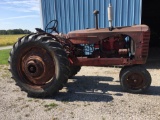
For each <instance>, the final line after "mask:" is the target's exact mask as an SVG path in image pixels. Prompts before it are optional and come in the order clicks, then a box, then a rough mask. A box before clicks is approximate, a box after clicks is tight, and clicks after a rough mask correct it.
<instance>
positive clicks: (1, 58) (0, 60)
mask: <svg viewBox="0 0 160 120" xmlns="http://www.w3.org/2000/svg"><path fill="white" fill-rule="evenodd" d="M10 51H11V50H10V49H8V50H0V65H7V64H8V58H9V52H10Z"/></svg>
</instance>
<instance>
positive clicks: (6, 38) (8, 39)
mask: <svg viewBox="0 0 160 120" xmlns="http://www.w3.org/2000/svg"><path fill="white" fill-rule="evenodd" d="M22 36H24V34H20V35H0V46H8V45H13V44H14V43H15V42H16V41H17V39H18V38H20V37H22Z"/></svg>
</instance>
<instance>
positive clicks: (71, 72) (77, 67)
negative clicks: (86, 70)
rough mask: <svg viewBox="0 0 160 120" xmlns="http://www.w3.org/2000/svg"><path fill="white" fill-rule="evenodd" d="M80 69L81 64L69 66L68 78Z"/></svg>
mask: <svg viewBox="0 0 160 120" xmlns="http://www.w3.org/2000/svg"><path fill="white" fill-rule="evenodd" d="M80 70H81V66H70V74H69V78H72V77H73V76H75V75H76V74H77V73H78V72H79V71H80Z"/></svg>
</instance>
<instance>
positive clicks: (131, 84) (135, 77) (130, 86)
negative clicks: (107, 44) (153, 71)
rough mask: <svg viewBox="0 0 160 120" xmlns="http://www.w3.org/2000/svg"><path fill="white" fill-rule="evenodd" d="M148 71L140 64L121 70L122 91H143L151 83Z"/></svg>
mask: <svg viewBox="0 0 160 120" xmlns="http://www.w3.org/2000/svg"><path fill="white" fill-rule="evenodd" d="M151 81H152V80H151V76H150V74H149V72H148V71H147V70H146V69H145V68H144V67H143V66H141V65H136V66H130V67H126V68H124V69H123V71H122V72H121V78H120V83H121V86H122V88H123V90H124V91H127V92H130V93H144V92H146V91H147V89H148V88H149V87H150V85H151Z"/></svg>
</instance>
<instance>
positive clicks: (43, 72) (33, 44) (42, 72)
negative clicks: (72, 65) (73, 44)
mask: <svg viewBox="0 0 160 120" xmlns="http://www.w3.org/2000/svg"><path fill="white" fill-rule="evenodd" d="M9 64H10V71H11V73H12V77H13V79H14V80H15V81H16V84H17V85H18V86H19V87H20V88H21V90H23V91H25V92H27V93H28V96H31V97H47V96H52V95H53V94H54V93H57V92H58V90H59V89H60V88H61V87H62V86H63V84H64V83H65V81H67V79H68V76H69V61H68V59H67V55H66V53H65V51H64V50H63V48H62V46H61V45H60V44H59V43H58V42H56V41H55V40H54V39H52V38H51V37H48V36H44V35H39V34H31V35H28V36H25V37H23V38H20V39H19V40H18V42H17V43H15V45H14V46H13V49H12V50H11V52H10V58H9Z"/></svg>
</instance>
